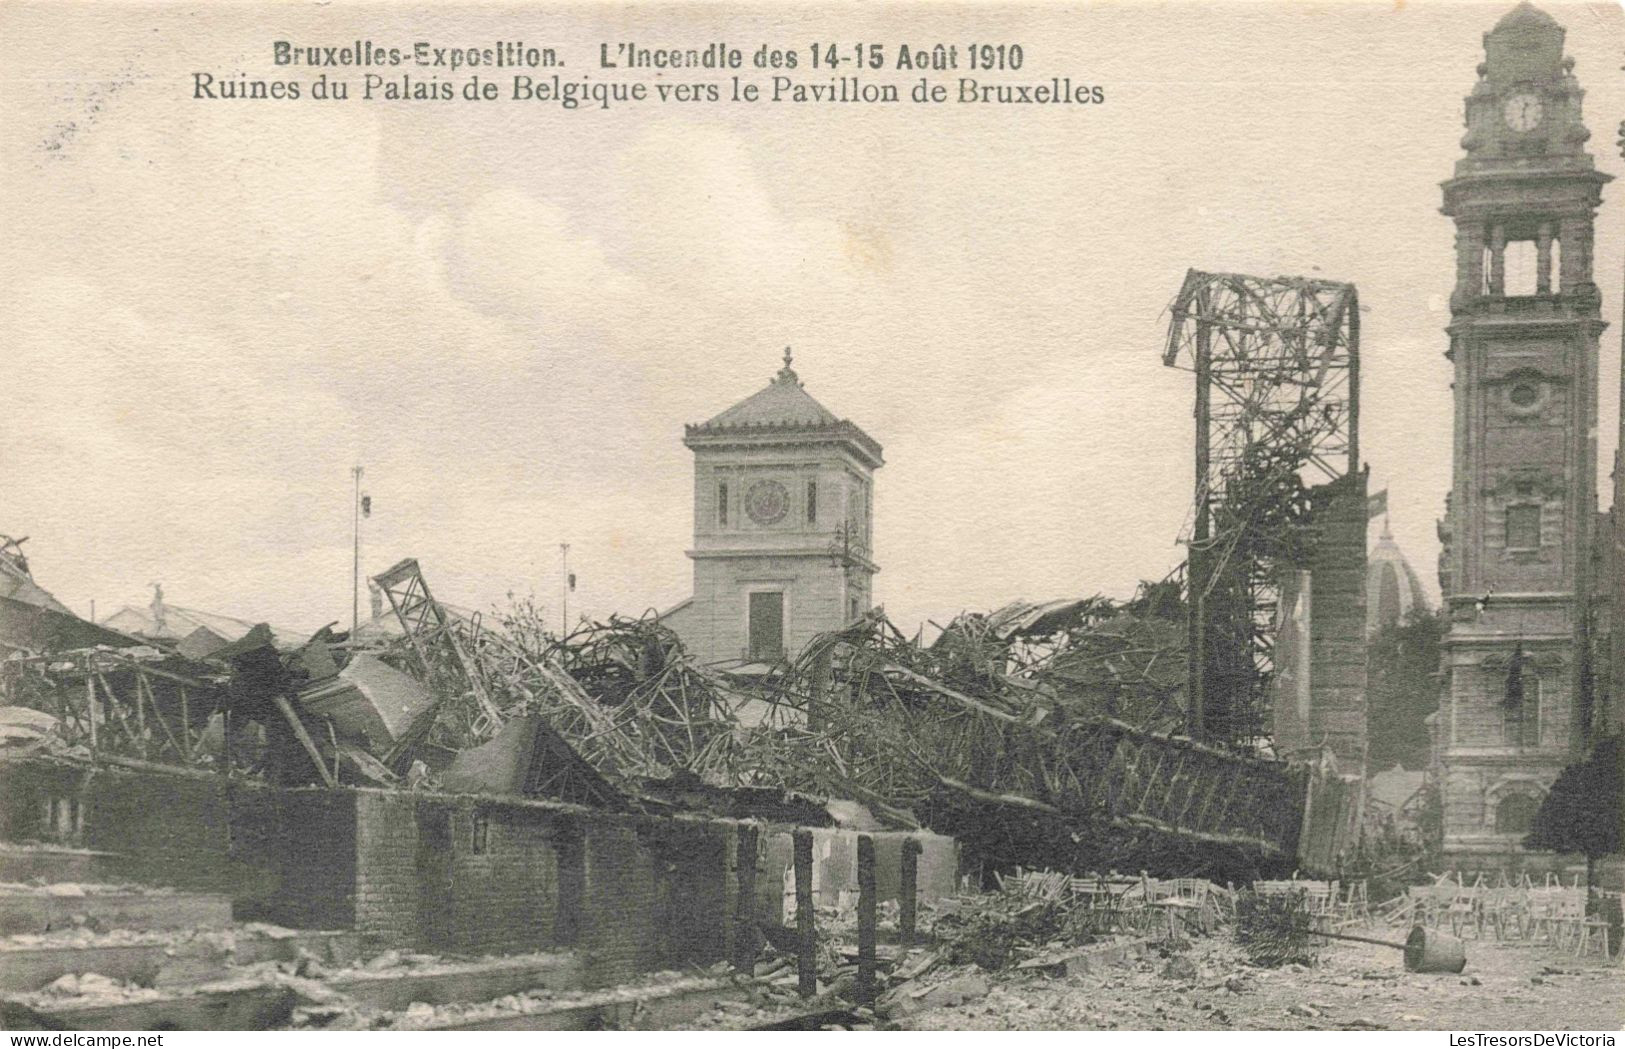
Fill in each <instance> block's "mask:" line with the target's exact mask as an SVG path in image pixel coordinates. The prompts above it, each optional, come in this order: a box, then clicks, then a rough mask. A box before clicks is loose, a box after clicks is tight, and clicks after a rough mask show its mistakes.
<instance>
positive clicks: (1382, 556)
mask: <svg viewBox="0 0 1625 1049" xmlns="http://www.w3.org/2000/svg"><path fill="white" fill-rule="evenodd" d="M1427 607H1428V601H1427V595H1426V593H1425V592H1424V591H1423V590H1422V580H1421V577H1419V576H1418V575H1417V574H1416V571H1415V569H1413V568H1411V564H1410V562H1409V561H1407V560H1405V555H1404V553H1402V552H1401V551H1400V549H1399V544H1398V543H1395V542H1394V537H1393V535H1391V534H1390V533H1389V531H1388V525H1387V521H1386V520H1385V521H1384V522H1383V529H1382V537H1381V538H1380V539H1378V540H1377V545H1376V546H1374V547H1372V549H1371V553H1370V555H1369V556H1368V557H1367V559H1366V569H1365V632H1366V636H1367V637H1370V636H1371V635H1372V634H1375V633H1376V632H1377V631H1378V630H1381V629H1382V628H1383V627H1385V626H1389V625H1392V624H1394V623H1403V622H1404V621H1405V617H1406V616H1408V615H1410V613H1411V609H1413V608H1427Z"/></svg>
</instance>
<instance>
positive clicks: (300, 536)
mask: <svg viewBox="0 0 1625 1049" xmlns="http://www.w3.org/2000/svg"><path fill="white" fill-rule="evenodd" d="M1510 7H1511V5H1510V4H1507V3H1497V4H1489V5H1483V4H1464V3H1435V2H1426V0H1424V2H1415V0H1411V2H1406V0H1399V2H1397V3H1394V4H1375V3H1373V4H1350V5H1329V4H1305V3H1293V4H1286V3H1272V4H1262V3H1260V4H1226V5H1219V4H1214V5H1209V6H1179V5H1166V4H1128V3H1111V4H1099V5H1083V6H1063V5H1058V4H1049V5H1042V6H1030V7H1018V6H1016V5H999V6H985V7H984V6H964V7H949V6H943V5H932V6H923V5H922V6H914V7H909V8H900V7H891V6H887V5H883V4H865V5H862V6H846V7H827V8H816V9H815V8H811V7H806V8H798V9H797V10H799V11H805V12H808V13H806V14H792V13H790V11H789V9H788V8H787V7H785V6H775V7H760V8H756V9H755V11H756V12H757V13H755V14H749V13H743V14H742V13H738V12H739V11H741V10H744V11H748V10H749V9H744V8H736V9H733V11H734V13H729V11H728V10H725V9H722V8H714V7H704V6H697V5H689V6H677V7H667V8H663V9H656V8H652V7H645V8H639V9H632V8H623V7H602V8H593V7H579V8H565V7H553V8H535V9H531V10H528V11H527V10H524V9H521V8H518V7H513V8H506V9H502V8H476V7H459V8H454V9H450V10H448V9H446V8H439V9H430V8H412V7H408V6H406V5H404V4H393V5H369V6H349V7H346V6H345V5H343V4H337V3H335V4H329V5H319V6H309V5H294V4H279V5H275V6H269V5H267V6H251V5H233V6H221V7H218V8H208V9H203V8H198V9H188V8H183V7H180V6H178V5H166V6H163V7H158V6H147V5H130V6H119V7H114V6H100V5H91V4H82V5H77V6H74V7H71V8H70V7H67V6H65V5H34V4H29V3H12V4H9V5H6V6H5V7H4V8H3V9H0V39H4V40H6V42H7V49H6V52H5V58H4V59H3V60H0V62H3V64H0V76H3V80H0V91H3V96H0V121H3V137H0V143H3V150H0V152H3V156H0V171H3V176H0V216H3V224H0V234H3V237H4V242H5V244H6V251H5V253H4V256H3V261H0V282H3V286H4V288H5V289H6V290H5V293H4V294H3V295H0V338H3V339H4V345H5V358H6V363H5V375H6V377H7V380H8V381H7V384H6V385H7V392H6V395H5V399H4V402H3V403H4V408H3V410H0V531H4V532H7V533H10V534H13V535H28V536H30V537H31V538H30V541H29V543H28V545H27V547H26V550H27V551H28V552H29V554H30V555H31V558H32V561H33V568H34V572H35V576H36V578H37V579H38V581H39V582H40V583H41V585H43V586H45V587H46V588H48V589H50V590H52V591H53V592H54V593H55V594H56V595H57V596H58V597H59V598H60V599H61V600H63V601H65V602H66V603H67V604H69V605H70V606H72V607H73V608H74V609H76V610H77V611H79V612H81V613H86V612H88V611H89V608H90V603H91V602H92V601H93V600H94V601H95V602H96V608H97V612H98V614H99V615H101V616H105V615H106V614H108V613H110V612H112V611H113V610H115V609H116V608H117V607H119V606H120V605H123V604H137V605H144V604H145V603H146V602H147V601H148V600H150V597H151V591H150V588H149V584H150V583H152V582H155V581H161V582H162V583H163V585H164V593H165V595H166V597H167V599H168V600H169V601H171V602H173V603H175V604H178V605H182V606H187V607H193V608H200V609H204V610H208V611H213V612H220V613H225V614H230V615H237V616H241V617H245V618H250V619H266V620H269V621H271V622H273V623H277V624H282V625H287V626H290V627H296V628H314V627H316V626H319V625H321V624H322V623H324V622H328V621H331V620H343V621H345V622H347V621H348V618H349V603H350V583H349V578H350V563H351V545H350V544H351V534H350V506H351V480H350V474H349V470H350V467H351V466H352V465H353V464H355V463H361V464H363V465H364V466H365V470H366V475H365V482H364V483H365V488H366V490H367V491H368V492H369V493H370V494H371V496H372V499H373V507H374V514H373V517H372V518H371V520H369V521H367V522H366V524H365V533H364V568H365V569H366V570H367V571H368V572H369V573H372V572H377V571H379V570H381V569H383V568H385V567H387V566H388V565H389V564H391V563H393V562H394V561H395V560H397V559H399V558H401V557H405V556H415V557H417V558H419V559H420V561H421V562H422V564H423V566H424V569H425V572H426V574H427V576H428V578H429V582H430V584H431V586H432V587H433V588H434V590H435V592H436V593H437V594H438V595H439V596H440V597H442V598H443V599H445V600H448V601H451V602H454V603H457V604H462V605H467V606H472V607H477V608H489V607H491V606H492V605H493V604H497V603H501V602H502V601H503V599H504V594H505V593H507V592H509V591H514V592H518V593H534V594H535V595H536V597H537V599H539V600H540V601H542V602H544V603H546V604H547V605H549V606H550V607H555V608H556V601H557V595H558V578H559V549H558V544H559V543H560V542H562V541H568V542H569V543H570V544H571V567H572V569H573V570H574V571H575V572H576V573H577V575H578V577H579V580H580V584H579V589H578V591H577V592H576V594H575V595H574V596H573V598H572V618H574V613H575V612H577V611H580V612H585V613H587V614H589V615H593V616H604V615H606V614H608V613H609V612H611V611H622V612H628V613H637V612H640V611H642V610H643V609H645V608H648V607H651V606H653V607H666V606H668V605H670V604H672V603H675V602H676V601H677V600H679V599H681V598H683V597H685V596H687V594H688V591H689V580H690V571H691V569H690V562H689V561H688V559H687V558H685V557H684V554H683V551H684V550H685V549H686V548H687V546H688V540H689V536H690V533H691V528H692V510H691V500H692V487H691V485H692V480H691V457H690V453H689V452H688V450H687V449H685V448H684V447H683V446H682V443H681V436H682V426H683V424H684V423H687V422H698V421H701V420H704V419H706V418H708V417H710V416H711V415H713V414H715V413H717V412H719V411H721V410H722V409H724V408H726V407H728V406H729V405H730V404H732V403H734V402H735V401H737V400H740V399H741V398H743V397H745V396H747V395H749V394H751V393H752V392H754V391H755V390H757V389H758V388H760V387H761V386H762V385H764V384H765V383H766V382H767V381H768V380H769V379H770V378H771V376H772V375H773V372H774V371H775V369H777V368H778V366H779V357H780V354H781V353H782V351H783V349H784V347H785V346H786V345H790V346H793V347H794V349H795V359H796V369H797V370H798V371H799V372H800V374H801V376H802V378H803V380H804V382H805V384H806V388H807V390H808V391H809V392H810V393H811V394H813V395H814V396H815V397H817V398H818V399H819V400H820V401H822V402H823V403H824V404H825V405H826V406H827V407H828V408H830V409H831V410H832V411H834V412H835V413H836V414H837V415H839V416H842V417H846V418H850V419H852V420H853V421H854V422H856V423H858V424H859V425H861V426H862V427H863V428H864V429H866V430H867V431H868V432H869V433H871V434H872V435H873V436H874V437H875V438H876V439H878V440H879V441H880V442H881V443H882V444H883V445H884V446H885V453H886V460H887V465H886V466H885V467H884V468H883V469H882V470H881V471H880V473H879V474H878V479H877V489H876V503H875V516H876V523H875V536H876V556H877V559H878V561H879V562H880V564H881V566H882V571H881V573H880V575H879V576H878V577H877V579H876V598H877V600H878V601H879V602H881V603H883V604H884V605H885V607H886V608H887V610H888V612H890V613H891V615H892V616H893V618H894V619H895V620H896V621H897V622H899V623H900V624H902V625H904V626H905V627H910V628H911V627H912V626H913V625H915V624H917V623H919V622H921V621H922V620H926V619H935V620H937V621H938V622H942V621H945V618H944V617H949V616H952V615H954V614H955V613H957V612H958V611H960V610H962V609H967V608H969V609H979V608H988V607H992V606H996V605H999V604H1001V603H1003V602H1005V601H1008V600H1010V599H1013V598H1016V597H1029V598H1034V599H1038V598H1050V597H1059V596H1067V595H1084V594H1091V593H1097V592H1102V593H1107V594H1113V595H1127V594H1128V593H1130V592H1131V591H1132V589H1133V587H1134V584H1135V582H1136V581H1137V580H1139V579H1141V578H1147V577H1149V578H1160V577H1161V576H1163V575H1164V574H1166V573H1167V572H1168V571H1169V570H1170V568H1172V567H1173V566H1174V565H1175V564H1176V563H1177V562H1178V561H1179V560H1180V558H1181V556H1182V555H1181V551H1180V549H1179V547H1178V545H1177V543H1176V539H1177V537H1178V535H1179V533H1180V530H1181V528H1182V527H1183V525H1184V523H1185V521H1186V518H1187V515H1188V512H1189V505H1190V501H1191V491H1190V489H1191V472H1192V464H1191V416H1190V406H1191V401H1192V378H1191V376H1190V375H1189V374H1188V373H1186V372H1182V371H1175V370H1171V369H1165V368H1163V367H1162V364H1161V360H1160V351H1161V346H1162V340H1163V336H1164V330H1165V326H1166V323H1167V320H1168V318H1167V316H1166V314H1165V313H1164V308H1165V306H1166V305H1167V303H1168V301H1169V299H1170V298H1171V297H1172V296H1173V294H1174V293H1175V291H1176V290H1177V289H1178V286H1179V283H1180V280H1181V278H1182V277H1183V274H1184V272H1185V270H1186V269H1187V268H1188V267H1198V268H1203V269H1212V270H1233V271H1240V272H1250V273H1258V274H1264V275H1274V274H1283V273H1286V274H1308V275H1314V276H1321V277H1326V278H1332V279H1339V280H1348V281H1353V282H1355V283H1356V284H1357V285H1358V286H1359V290H1360V298H1361V302H1362V304H1363V308H1364V315H1363V331H1362V337H1363V353H1364V363H1363V378H1364V393H1363V396H1364V401H1363V414H1362V422H1363V427H1362V433H1361V446H1362V450H1363V452H1364V455H1365V457H1366V459H1367V460H1368V461H1369V462H1370V464H1371V467H1372V479H1373V487H1375V488H1381V487H1385V486H1386V487H1389V488H1390V490H1391V493H1392V494H1391V503H1390V505H1391V507H1392V523H1393V530H1394V533H1395V535H1396V537H1397V539H1398V541H1399V542H1400V544H1401V546H1402V547H1403V548H1404V549H1405V551H1406V552H1407V553H1408V554H1409V555H1410V557H1411V560H1412V562H1413V564H1414V565H1415V567H1416V569H1417V571H1418V572H1419V573H1420V574H1421V575H1422V577H1423V578H1424V579H1425V580H1426V581H1427V582H1428V584H1429V586H1430V587H1436V583H1435V572H1434V562H1435V558H1436V556H1437V549H1438V546H1437V542H1436V540H1435V538H1434V521H1435V518H1436V517H1437V516H1438V515H1439V514H1440V513H1441V512H1442V509H1443V499H1444V493H1445V491H1446V490H1447V489H1448V487H1449V483H1450V481H1449V478H1450V433H1451V402H1450V392H1449V382H1450V369H1449V365H1448V363H1447V362H1446V361H1445V360H1444V358H1443V356H1442V354H1443V351H1444V350H1445V348H1446V337H1445V335H1444V333H1443V331H1442V329H1443V327H1444V326H1445V324H1446V323H1447V322H1448V309H1447V306H1446V300H1447V296H1448V295H1449V292H1450V288H1451V283H1452V279H1453V267H1454V263H1453V248H1452V226H1451V223H1450V221H1449V220H1448V219H1446V218H1444V217H1443V216H1441V215H1440V214H1439V213H1438V207H1439V203H1440V195H1439V188H1438V183H1439V182H1440V181H1441V180H1443V179H1446V178H1448V177H1450V174H1451V166H1452V164H1453V163H1454V161H1455V160H1456V159H1457V157H1458V156H1459V154H1460V149H1459V145H1458V143H1459V140H1460V138H1461V134H1462V126H1461V125H1462V119H1461V112H1462V98H1463V96H1464V95H1465V94H1466V93H1467V92H1468V90H1470V88H1471V87H1472V85H1473V82H1474V67H1475V66H1476V65H1477V63H1478V62H1479V61H1481V59H1482V50H1481V34H1482V33H1483V32H1484V31H1485V30H1488V29H1489V28H1490V27H1491V26H1492V25H1493V24H1494V23H1495V21H1496V19H1497V18H1499V17H1500V16H1501V14H1503V13H1504V12H1505V11H1506V10H1508V9H1510ZM1546 10H1548V11H1550V12H1551V13H1553V14H1554V15H1555V16H1556V17H1558V18H1559V20H1561V21H1562V22H1564V24H1565V25H1566V26H1567V27H1568V31H1569V32H1568V50H1569V53H1570V54H1571V55H1573V56H1575V58H1576V59H1577V63H1578V64H1577V67H1576V70H1575V73H1576V75H1577V76H1578V77H1579V78H1580V81H1581V83H1582V84H1583V85H1584V86H1585V87H1586V88H1587V90H1588V95H1587V98H1586V103H1585V105H1586V118H1587V123H1588V124H1589V126H1590V128H1591V130H1592V139H1591V143H1590V146H1591V148H1592V150H1593V152H1594V153H1595V154H1596V155H1597V156H1598V163H1599V166H1600V167H1601V168H1603V169H1604V170H1606V171H1609V172H1611V173H1614V174H1616V175H1617V174H1619V173H1620V170H1621V162H1620V159H1619V152H1618V147H1617V146H1616V145H1615V139H1616V136H1617V131H1616V129H1617V128H1618V126H1619V122H1620V118H1621V117H1622V116H1625V83H1622V78H1621V77H1620V76H1619V69H1620V67H1621V64H1622V61H1625V55H1622V45H1621V41H1622V39H1625V33H1622V25H1621V21H1622V20H1621V16H1620V10H1619V8H1618V7H1617V6H1613V5H1606V4H1598V5H1593V6H1581V5H1557V4H1548V5H1546ZM357 37H361V38H371V39H373V40H377V41H380V42H384V41H388V42H391V43H393V42H395V41H397V40H399V41H412V40H430V41H435V42H445V43H456V44H469V43H481V44H483V43H486V42H488V41H494V40H497V39H508V40H512V39H523V40H525V41H526V42H527V43H533V44H552V45H555V46H557V47H558V48H559V50H560V53H561V55H563V56H564V57H565V58H566V60H567V61H569V62H571V63H572V66H580V67H582V68H581V69H580V70H579V71H583V72H586V71H590V70H587V69H586V65H587V59H589V58H590V57H594V56H596V53H597V45H598V43H599V42H600V41H607V42H610V43H614V42H617V41H620V40H636V41H637V42H638V43H640V44H661V45H674V46H703V45H704V44H705V43H707V42H709V41H711V40H713V39H724V40H726V41H727V42H728V43H729V44H731V45H736V46H740V47H743V48H746V49H747V53H749V51H752V50H754V49H755V47H756V46H757V45H759V44H761V43H770V44H776V45H779V46H784V47H799V48H801V49H802V50H803V51H805V48H806V45H808V44H809V43H811V42H813V41H816V40H832V41H841V42H843V43H845V42H859V41H863V42H882V43H885V44H887V45H888V46H889V47H892V48H895V45H896V44H897V43H905V42H906V43H910V44H915V45H917V44H920V43H924V44H931V43H935V42H937V41H938V40H942V41H947V42H960V43H963V42H965V41H970V40H979V41H1001V40H1003V41H1010V42H1016V43H1020V44H1022V45H1023V46H1024V48H1025V55H1026V68H1025V69H1024V70H1023V73H1022V74H1017V75H1012V76H1011V79H1017V80H1024V81H1047V80H1048V79H1049V78H1050V77H1052V76H1053V77H1063V76H1070V77H1071V78H1072V79H1073V81H1074V82H1075V83H1090V84H1096V83H1098V84H1100V85H1102V86H1103V88H1104V91H1105V95H1106V102H1105V104H1103V105H1099V106H1075V107H1044V108H1036V107H988V108H977V107H970V106H943V107H939V108H924V107H919V106H912V105H902V106H897V107H891V108H886V107H842V106H815V105H805V106H801V107H793V106H790V105H782V104H781V105H776V106H775V105H766V104H757V105H756V106H754V107H747V106H743V105H736V106H728V105H715V106H704V105H690V106H686V107H685V106H680V105H671V106H654V105H645V106H642V107H626V108H620V109H612V110H610V111H609V112H599V111H586V110H577V111H574V112H568V111H565V110H562V109H559V108H557V107H555V106H552V105H548V104H542V103H535V104H531V105H529V106H525V105H518V104H512V103H505V104H501V105H491V106H489V107H480V106H468V105H463V104H444V105H442V104H434V103H418V104H397V105H380V104H373V105H366V104H360V103H358V102H356V101H351V102H350V103H348V104H344V105H339V104H334V103H326V104H323V103H319V102H315V101H309V100H305V101H300V102H298V103H270V102H258V103H255V102H231V101H215V102H207V101H194V100H192V99H191V98H190V97H189V95H190V93H191V80H190V74H191V73H192V72H194V71H210V72H212V73H213V74H214V75H216V76H217V77H220V76H224V77H230V76H232V75H234V74H235V73H237V72H239V71H247V72H250V73H252V74H254V75H258V76H273V75H275V74H276V72H277V70H275V68H274V67H273V66H272V65H271V59H270V56H271V43H272V41H274V40H277V39H288V40H291V41H293V42H296V43H301V44H306V45H321V44H347V43H349V42H350V41H351V40H353V39H355V38H357ZM802 72H805V70H803V71H802ZM303 75H305V76H309V75H310V74H308V73H307V74H303ZM351 75H352V76H357V75H358V74H355V73H353V72H352V73H351ZM673 79H684V78H683V77H681V76H678V77H674V78H673ZM695 79H700V78H699V77H696V78H695ZM871 79H875V80H880V79H885V80H887V81H895V82H901V83H904V84H907V83H910V82H911V81H910V80H909V79H908V77H907V76H906V75H904V74H886V75H884V77H882V76H880V75H874V76H872V77H871ZM1622 196H1625V185H1621V184H1618V183H1616V184H1614V185H1613V186H1610V187H1608V189H1607V190H1605V197H1606V203H1605V205H1604V207H1603V210H1602V213H1601V216H1600V218H1599V222H1598V234H1597V263H1596V272H1597V275H1598V281H1599V283H1600V285H1601V287H1602V291H1603V316H1604V318H1605V319H1608V320H1610V322H1611V324H1612V325H1614V326H1613V327H1611V328H1610V330H1609V331H1608V332H1606V333H1605V335H1604V337H1603V368H1602V384H1603V391H1604V394H1603V399H1602V400H1603V409H1602V416H1603V425H1602V428H1601V432H1602V439H1601V462H1602V464H1603V466H1602V471H1601V472H1603V473H1604V474H1605V475H1606V471H1607V464H1609V463H1610V462H1611V460H1612V448H1613V443H1614V442H1613V440H1612V435H1613V434H1614V433H1616V432H1617V422H1616V420H1617V414H1616V413H1617V408H1618V406H1617V395H1616V393H1615V391H1617V390H1618V389H1619V356H1620V354H1619V348H1620V341H1619V338H1620V333H1619V329H1618V327H1617V325H1618V322H1619V319H1620V274H1621V270H1622V258H1621V252H1622V246H1625V245H1622V239H1625V238H1622V236H1621V233H1622V223H1621V221H1620V220H1621V215H1622V214H1625V211H1622V208H1625V199H1622ZM1604 505H1606V496H1605V502H1604Z"/></svg>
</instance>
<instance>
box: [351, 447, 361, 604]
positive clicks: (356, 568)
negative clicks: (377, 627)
mask: <svg viewBox="0 0 1625 1049" xmlns="http://www.w3.org/2000/svg"><path fill="white" fill-rule="evenodd" d="M350 476H351V477H353V478H355V501H354V502H353V503H352V504H351V506H350V513H351V536H352V538H353V539H354V558H353V559H352V561H351V563H350V633H351V635H352V636H353V635H354V634H355V632H356V631H357V630H359V629H360V628H361V465H360V464H359V463H358V464H356V465H355V466H352V467H351V468H350Z"/></svg>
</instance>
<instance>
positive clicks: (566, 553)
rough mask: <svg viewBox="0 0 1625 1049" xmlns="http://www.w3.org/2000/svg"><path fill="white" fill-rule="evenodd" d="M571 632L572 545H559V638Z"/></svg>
mask: <svg viewBox="0 0 1625 1049" xmlns="http://www.w3.org/2000/svg"><path fill="white" fill-rule="evenodd" d="M569 632H570V544H569V543H560V544H559V637H560V638H563V637H564V635H566V634H568V633H569Z"/></svg>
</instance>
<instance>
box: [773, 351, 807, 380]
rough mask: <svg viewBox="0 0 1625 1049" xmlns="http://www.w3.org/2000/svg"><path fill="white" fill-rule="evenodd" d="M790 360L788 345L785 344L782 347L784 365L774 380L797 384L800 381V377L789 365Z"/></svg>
mask: <svg viewBox="0 0 1625 1049" xmlns="http://www.w3.org/2000/svg"><path fill="white" fill-rule="evenodd" d="M790 360H791V358H790V347H788V346H786V347H785V348H784V367H782V368H780V369H779V375H778V378H777V379H776V380H774V381H776V382H781V383H796V384H798V385H799V384H800V382H801V377H800V376H798V375H797V374H796V372H795V369H794V368H792V367H790Z"/></svg>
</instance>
